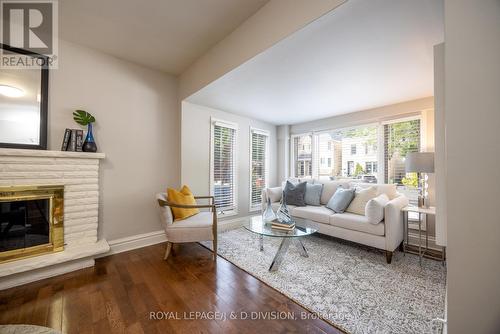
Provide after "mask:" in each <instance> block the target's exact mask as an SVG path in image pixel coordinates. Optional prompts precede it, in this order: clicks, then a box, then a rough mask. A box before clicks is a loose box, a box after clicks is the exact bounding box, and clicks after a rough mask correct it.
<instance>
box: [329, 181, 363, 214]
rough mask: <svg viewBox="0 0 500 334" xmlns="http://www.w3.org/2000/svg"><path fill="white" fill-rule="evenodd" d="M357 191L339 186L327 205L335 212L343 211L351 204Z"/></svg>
mask: <svg viewBox="0 0 500 334" xmlns="http://www.w3.org/2000/svg"><path fill="white" fill-rule="evenodd" d="M355 191H356V190H355V189H343V188H341V187H339V188H338V189H337V191H335V194H333V196H332V198H330V200H329V201H328V203H327V204H326V207H327V208H328V209H330V210H333V212H335V213H343V212H344V211H345V209H347V207H348V206H349V204H351V201H352V200H353V198H354V193H355Z"/></svg>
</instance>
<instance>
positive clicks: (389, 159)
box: [384, 119, 420, 205]
mask: <svg viewBox="0 0 500 334" xmlns="http://www.w3.org/2000/svg"><path fill="white" fill-rule="evenodd" d="M419 151H420V120H419V119H415V120H410V121H403V122H397V123H391V124H385V125H384V159H385V170H384V175H385V182H386V183H395V184H397V185H398V191H399V192H401V193H403V194H405V195H406V196H407V197H408V198H409V199H410V203H411V204H415V205H416V204H417V202H418V189H417V184H416V181H417V175H416V174H415V173H408V174H407V173H406V170H405V158H406V154H408V153H409V152H419Z"/></svg>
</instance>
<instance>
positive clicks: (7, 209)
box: [0, 185, 64, 263]
mask: <svg viewBox="0 0 500 334" xmlns="http://www.w3.org/2000/svg"><path fill="white" fill-rule="evenodd" d="M63 209H64V186H52V185H51V186H12V187H0V263H2V262H7V261H13V260H17V259H21V258H25V257H31V256H36V255H41V254H45V253H51V252H58V251H62V250H63V248H64V231H63V216H64V215H63Z"/></svg>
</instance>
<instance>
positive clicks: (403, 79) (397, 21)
mask: <svg viewBox="0 0 500 334" xmlns="http://www.w3.org/2000/svg"><path fill="white" fill-rule="evenodd" d="M443 40H444V23H443V2H442V0H418V1H415V0H348V1H347V2H346V3H345V4H344V5H342V6H340V7H338V8H337V9H336V10H334V11H332V12H330V13H328V14H327V15H325V16H323V17H321V18H320V19H318V20H316V21H315V22H313V23H311V24H309V25H308V26H306V27H305V28H303V29H302V30H300V31H298V32H296V33H295V34H293V35H291V36H289V37H288V38H286V39H284V40H283V41H281V42H279V43H278V44H276V45H274V46H273V47H272V48H270V49H268V50H266V51H265V52H263V53H262V54H260V55H258V56H256V57H255V58H253V59H251V60H250V61H248V62H247V63H245V64H243V65H242V66H240V67H238V68H236V69H235V70H233V71H231V72H230V73H228V74H226V75H225V76H223V77H222V78H220V79H218V80H216V81H214V82H213V83H211V84H210V85H208V86H206V87H205V88H203V89H202V90H200V91H198V92H197V93H195V94H193V95H192V96H190V97H189V98H188V99H187V100H188V101H189V102H193V103H197V104H201V105H205V106H208V107H212V108H216V109H221V110H225V111H228V112H233V113H236V114H240V115H243V116H248V117H252V118H256V119H260V120H263V121H267V122H270V123H273V124H295V123H300V122H305V121H310V120H315V119H321V118H325V117H330V116H335V115H340V114H345V113H350V112H354V111H359V110H364V109H369V108H374V107H379V106H383V105H388V104H393V103H398V102H402V101H407V100H412V99H417V98H421V97H427V96H432V95H433V45H435V44H438V43H441V42H443Z"/></svg>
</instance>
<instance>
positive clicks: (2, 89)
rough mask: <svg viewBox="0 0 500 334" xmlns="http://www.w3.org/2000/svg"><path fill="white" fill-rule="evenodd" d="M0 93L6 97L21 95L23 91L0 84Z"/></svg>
mask: <svg viewBox="0 0 500 334" xmlns="http://www.w3.org/2000/svg"><path fill="white" fill-rule="evenodd" d="M0 94H2V95H4V96H8V97H21V96H23V95H24V91H23V90H22V89H21V88H17V87H12V86H7V85H0Z"/></svg>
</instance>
